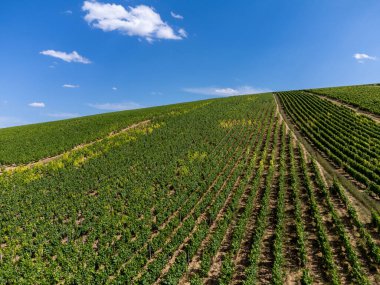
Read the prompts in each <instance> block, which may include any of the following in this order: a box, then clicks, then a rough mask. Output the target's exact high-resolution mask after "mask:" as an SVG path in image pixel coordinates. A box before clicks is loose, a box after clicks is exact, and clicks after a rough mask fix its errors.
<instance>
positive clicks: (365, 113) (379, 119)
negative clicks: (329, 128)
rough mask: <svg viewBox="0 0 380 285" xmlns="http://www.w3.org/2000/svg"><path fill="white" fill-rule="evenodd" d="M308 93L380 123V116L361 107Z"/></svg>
mask: <svg viewBox="0 0 380 285" xmlns="http://www.w3.org/2000/svg"><path fill="white" fill-rule="evenodd" d="M306 93H309V94H313V95H314V96H318V97H319V98H321V99H324V100H327V101H329V102H331V103H333V104H335V105H337V106H343V107H346V108H348V109H350V110H352V111H354V112H355V113H356V114H359V115H363V116H365V117H367V118H369V119H371V120H373V121H375V122H376V123H380V116H379V115H376V114H374V113H371V112H368V111H364V110H362V109H360V108H359V107H355V106H353V105H350V104H348V103H346V102H343V101H341V100H338V99H333V98H330V97H327V96H324V95H320V94H316V93H311V92H306Z"/></svg>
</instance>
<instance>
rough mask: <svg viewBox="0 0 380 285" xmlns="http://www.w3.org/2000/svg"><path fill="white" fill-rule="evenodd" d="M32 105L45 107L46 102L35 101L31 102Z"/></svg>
mask: <svg viewBox="0 0 380 285" xmlns="http://www.w3.org/2000/svg"><path fill="white" fill-rule="evenodd" d="M29 106H30V107H34V108H45V103H44V102H33V103H30V104H29Z"/></svg>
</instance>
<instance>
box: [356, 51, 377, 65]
mask: <svg viewBox="0 0 380 285" xmlns="http://www.w3.org/2000/svg"><path fill="white" fill-rule="evenodd" d="M354 58H355V59H356V60H357V61H358V62H359V63H364V61H365V60H377V58H376V57H375V56H370V55H368V54H365V53H355V54H354Z"/></svg>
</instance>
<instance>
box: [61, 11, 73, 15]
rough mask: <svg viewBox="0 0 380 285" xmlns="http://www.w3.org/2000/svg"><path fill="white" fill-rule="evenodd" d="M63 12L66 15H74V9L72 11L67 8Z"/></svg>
mask: <svg viewBox="0 0 380 285" xmlns="http://www.w3.org/2000/svg"><path fill="white" fill-rule="evenodd" d="M63 14H65V15H72V14H73V11H71V10H66V11H64V12H63Z"/></svg>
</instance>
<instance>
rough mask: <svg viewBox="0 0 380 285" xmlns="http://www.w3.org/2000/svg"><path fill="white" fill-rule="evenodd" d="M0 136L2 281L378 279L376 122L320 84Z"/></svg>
mask: <svg viewBox="0 0 380 285" xmlns="http://www.w3.org/2000/svg"><path fill="white" fill-rule="evenodd" d="M0 142H1V145H2V148H1V149H0V160H1V162H2V164H3V167H2V172H1V173H0V284H264V283H265V284H297V283H302V284H315V283H317V284H327V283H331V284H379V280H380V276H379V272H380V271H379V270H380V236H379V231H380V216H379V213H380V211H379V209H380V205H379V197H380V191H379V189H380V167H379V165H380V164H379V163H380V126H379V125H378V124H377V123H376V122H375V121H373V120H371V119H369V118H367V117H363V116H361V115H360V114H357V113H355V112H354V111H352V110H351V109H348V108H346V107H344V106H337V105H336V104H334V103H332V102H330V101H329V100H325V99H323V98H321V97H320V96H318V95H315V94H312V93H310V92H305V91H289V92H277V93H273V94H272V93H267V94H257V95H247V96H236V97H228V98H222V99H213V100H205V101H197V102H192V103H185V104H177V105H170V106H162V107H156V108H149V109H142V110H135V111H125V112H117V113H110V114H104V115H97V116H90V117H83V118H77V119H72V120H64V121H58V122H51V123H44V124H37V125H29V126H23V127H14V128H8V129H2V130H0ZM15 150H16V151H15ZM55 155H58V156H56V157H53V158H50V159H46V158H47V157H51V156H55ZM35 161H38V162H37V163H31V162H35ZM13 163H15V164H16V165H15V166H12V167H10V166H9V164H13ZM20 163H21V164H20Z"/></svg>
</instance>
